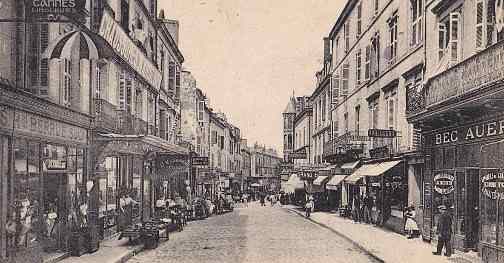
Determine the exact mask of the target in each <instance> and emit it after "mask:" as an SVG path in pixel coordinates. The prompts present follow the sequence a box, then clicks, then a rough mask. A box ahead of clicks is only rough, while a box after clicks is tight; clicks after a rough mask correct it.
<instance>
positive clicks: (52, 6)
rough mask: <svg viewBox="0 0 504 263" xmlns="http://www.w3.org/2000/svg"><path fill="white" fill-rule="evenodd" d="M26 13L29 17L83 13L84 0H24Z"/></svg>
mask: <svg viewBox="0 0 504 263" xmlns="http://www.w3.org/2000/svg"><path fill="white" fill-rule="evenodd" d="M25 6H26V14H27V15H28V16H30V17H34V16H44V15H65V16H70V15H79V14H84V13H83V11H84V9H85V6H86V0H26V1H25Z"/></svg>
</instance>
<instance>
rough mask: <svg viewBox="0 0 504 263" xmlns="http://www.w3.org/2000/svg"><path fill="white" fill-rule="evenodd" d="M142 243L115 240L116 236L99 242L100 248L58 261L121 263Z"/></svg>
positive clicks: (140, 249) (71, 262)
mask: <svg viewBox="0 0 504 263" xmlns="http://www.w3.org/2000/svg"><path fill="white" fill-rule="evenodd" d="M143 248H144V247H143V244H140V245H129V244H128V239H127V238H125V239H122V240H117V236H114V237H112V238H111V239H109V240H104V241H102V242H100V249H98V251H96V252H95V253H92V254H84V255H82V256H80V257H68V258H66V259H64V260H62V261H59V262H60V263H122V262H126V261H127V260H128V259H130V258H131V257H132V256H134V255H135V254H137V253H139V252H140V251H142V250H143Z"/></svg>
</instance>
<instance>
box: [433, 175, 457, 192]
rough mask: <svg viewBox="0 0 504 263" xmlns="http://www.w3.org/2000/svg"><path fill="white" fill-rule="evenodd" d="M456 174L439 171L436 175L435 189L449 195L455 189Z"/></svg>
mask: <svg viewBox="0 0 504 263" xmlns="http://www.w3.org/2000/svg"><path fill="white" fill-rule="evenodd" d="M454 181H455V176H454V175H453V174H448V173H439V174H436V176H434V190H435V191H436V192H438V193H439V194H442V195H447V194H450V193H451V192H453V190H455V186H454Z"/></svg>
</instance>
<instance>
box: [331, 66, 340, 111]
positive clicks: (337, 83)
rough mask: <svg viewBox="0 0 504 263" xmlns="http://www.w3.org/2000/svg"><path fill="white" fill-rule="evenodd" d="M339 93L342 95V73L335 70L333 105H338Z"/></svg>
mask: <svg viewBox="0 0 504 263" xmlns="http://www.w3.org/2000/svg"><path fill="white" fill-rule="evenodd" d="M339 95H340V75H339V74H338V72H337V71H336V72H334V75H333V77H332V105H333V107H336V105H338V100H339Z"/></svg>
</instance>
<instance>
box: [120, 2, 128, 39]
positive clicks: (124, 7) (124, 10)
mask: <svg viewBox="0 0 504 263" xmlns="http://www.w3.org/2000/svg"><path fill="white" fill-rule="evenodd" d="M121 27H122V28H123V29H124V31H125V32H126V34H129V1H128V0H121Z"/></svg>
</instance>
